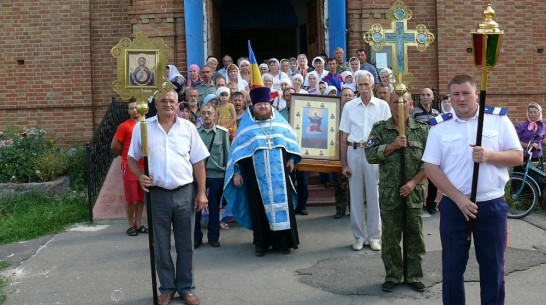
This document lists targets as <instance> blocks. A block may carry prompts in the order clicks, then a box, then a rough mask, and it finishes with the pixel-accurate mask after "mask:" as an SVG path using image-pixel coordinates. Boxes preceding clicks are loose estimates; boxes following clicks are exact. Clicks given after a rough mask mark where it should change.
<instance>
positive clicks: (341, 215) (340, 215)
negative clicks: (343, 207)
mask: <svg viewBox="0 0 546 305" xmlns="http://www.w3.org/2000/svg"><path fill="white" fill-rule="evenodd" d="M343 216H345V213H341V212H338V213H336V215H334V218H335V219H340V218H342V217H343Z"/></svg>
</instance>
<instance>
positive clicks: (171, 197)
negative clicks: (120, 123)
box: [127, 90, 209, 305]
mask: <svg viewBox="0 0 546 305" xmlns="http://www.w3.org/2000/svg"><path fill="white" fill-rule="evenodd" d="M155 103H156V108H157V116H154V117H151V118H149V119H147V127H148V137H147V138H148V150H149V157H148V164H149V172H150V175H149V176H146V175H145V174H144V173H143V172H142V170H141V168H140V166H139V165H138V163H137V161H136V160H139V159H140V158H141V157H142V139H141V134H140V124H137V125H136V126H135V128H134V129H133V138H132V141H131V146H130V148H129V154H128V155H129V157H128V158H127V162H128V164H129V168H130V169H131V172H133V174H134V175H135V177H138V180H139V182H140V185H141V186H142V188H143V189H144V191H145V192H151V200H152V202H149V203H148V204H151V209H152V217H153V233H154V242H155V264H156V267H157V268H156V270H157V275H158V277H159V282H160V287H159V291H160V293H161V295H160V296H159V304H164V305H168V304H169V303H170V302H171V300H172V297H173V295H174V294H175V292H178V294H179V295H180V296H181V297H182V299H183V300H184V301H185V302H186V303H187V304H190V305H193V304H199V299H198V298H197V296H196V295H195V294H194V291H195V286H194V283H193V234H194V227H195V210H196V209H197V210H201V209H202V208H203V207H204V206H205V205H206V204H207V196H206V194H205V178H206V176H205V166H204V159H205V158H206V157H208V156H209V153H208V150H207V147H206V146H205V144H204V143H203V141H202V140H201V138H200V137H199V133H198V132H197V129H196V128H195V126H194V125H193V124H192V123H191V122H190V121H188V120H184V119H181V118H179V117H178V116H176V114H175V108H176V107H177V105H178V99H177V94H176V92H175V91H174V90H171V91H169V92H167V93H166V94H165V96H164V97H163V98H162V99H161V100H159V101H156V102H155ZM194 178H195V181H196V182H197V194H196V193H195V192H196V188H195V186H194V185H193V184H192V182H193V181H194ZM171 225H172V228H173V231H174V241H175V247H176V254H177V257H176V268H175V265H174V264H173V261H172V257H171Z"/></svg>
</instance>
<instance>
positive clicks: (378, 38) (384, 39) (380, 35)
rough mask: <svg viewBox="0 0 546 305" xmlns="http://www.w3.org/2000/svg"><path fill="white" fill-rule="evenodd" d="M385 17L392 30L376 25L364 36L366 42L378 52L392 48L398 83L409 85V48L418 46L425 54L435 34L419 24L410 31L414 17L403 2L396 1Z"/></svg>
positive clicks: (393, 68)
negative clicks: (410, 23)
mask: <svg viewBox="0 0 546 305" xmlns="http://www.w3.org/2000/svg"><path fill="white" fill-rule="evenodd" d="M385 15H386V17H387V19H388V20H390V21H391V29H383V26H381V24H378V23H375V24H373V25H372V28H371V29H370V30H369V31H368V32H367V33H366V34H365V35H364V40H365V41H366V42H367V43H368V44H370V46H371V47H372V48H373V49H374V50H376V51H380V50H381V49H382V48H383V46H391V47H392V70H393V72H396V73H397V74H398V77H397V82H399V83H405V84H406V85H408V83H409V81H410V79H411V75H406V74H408V73H409V72H408V46H416V47H417V50H419V51H420V52H423V51H425V50H426V49H427V47H428V46H429V44H430V43H432V42H433V41H434V34H432V33H430V32H429V30H428V29H427V27H426V26H425V25H423V24H418V25H417V27H416V29H415V30H408V20H410V19H411V17H412V16H413V15H412V12H411V10H410V9H409V8H408V7H407V6H406V5H405V4H404V2H403V1H401V0H398V1H396V2H395V3H394V4H393V5H392V7H391V8H390V9H388V10H387V12H386V13H385Z"/></svg>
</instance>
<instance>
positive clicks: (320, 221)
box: [0, 207, 546, 305]
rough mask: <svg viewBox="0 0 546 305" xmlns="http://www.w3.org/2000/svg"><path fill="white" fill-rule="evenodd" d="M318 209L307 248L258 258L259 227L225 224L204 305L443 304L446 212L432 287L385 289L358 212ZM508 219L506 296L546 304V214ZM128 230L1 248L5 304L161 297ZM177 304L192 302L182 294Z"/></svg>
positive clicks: (206, 273) (430, 250) (206, 259)
mask: <svg viewBox="0 0 546 305" xmlns="http://www.w3.org/2000/svg"><path fill="white" fill-rule="evenodd" d="M308 211H309V215H308V216H297V221H298V228H299V235H300V247H299V249H297V250H294V251H292V253H290V254H288V255H283V254H280V253H277V252H268V253H267V254H266V255H265V256H264V257H256V256H254V247H253V246H252V233H251V232H250V231H248V230H246V229H244V228H242V227H240V226H238V225H237V224H235V225H232V226H231V229H230V230H225V231H224V230H223V231H222V232H221V236H220V242H221V244H222V246H221V247H220V248H212V247H211V246H209V245H208V244H207V243H206V238H205V240H204V242H205V244H204V245H202V246H201V247H200V248H199V249H197V250H195V255H194V262H195V264H194V267H195V273H194V274H195V285H196V294H197V295H198V296H199V297H200V299H201V304H204V305H208V304H214V305H226V304H228V305H229V304H243V305H245V304H249V305H250V304H252V305H254V304H272V305H274V304H283V305H290V304H294V305H296V304H389V305H398V304H405V305H407V304H441V299H442V294H441V280H442V279H441V246H440V239H439V231H438V224H439V215H434V216H432V217H429V218H423V233H424V236H425V242H426V249H427V255H426V258H425V262H424V266H423V268H424V271H425V277H424V279H423V282H424V283H425V285H426V286H427V288H426V291H425V292H423V293H418V292H414V291H413V290H411V289H410V288H409V287H407V286H399V287H397V288H396V289H395V291H394V292H392V293H385V292H383V291H382V290H381V284H382V282H383V280H384V269H383V264H382V261H381V254H380V252H376V251H372V250H371V249H370V248H369V247H365V248H364V249H363V250H362V251H353V250H352V248H351V245H352V243H353V236H352V234H351V231H350V227H349V225H350V221H349V217H348V216H346V217H344V218H342V219H334V218H333V217H332V216H333V215H334V213H335V208H334V207H312V208H309V209H308ZM508 224H509V242H508V249H507V251H506V277H505V279H506V304H527V305H533V304H537V305H538V304H544V302H545V301H544V299H545V297H544V296H545V293H544V291H546V234H545V233H546V217H545V216H542V215H536V214H534V215H530V216H528V217H526V218H525V219H523V220H509V222H508ZM125 229H126V224H125V222H123V221H108V222H101V223H98V224H94V225H79V226H75V227H74V228H72V229H70V230H67V231H66V232H63V233H60V234H56V235H50V236H45V237H42V238H39V239H36V240H32V241H27V242H21V243H14V244H8V245H3V246H0V260H6V261H10V262H11V266H10V267H9V268H8V269H7V270H4V272H3V275H4V276H8V277H10V281H9V284H8V286H7V287H5V288H4V292H7V294H8V298H7V301H6V303H5V304H6V305H27V304H28V305H30V304H36V305H39V304H40V305H41V304H48V305H49V304H51V305H53V304H71V305H72V304H93V305H96V304H101V305H102V304H124V305H140V304H142V305H144V304H152V288H151V287H152V286H151V276H150V262H149V252H148V236H147V235H146V234H139V235H138V236H136V237H129V236H127V235H126V234H125ZM204 231H205V232H206V226H204ZM205 236H206V233H205ZM173 255H174V250H173ZM477 270H478V266H477V263H476V261H475V257H474V256H473V251H472V250H471V258H470V262H469V265H468V267H467V272H466V274H465V281H466V283H465V288H466V297H467V304H479V303H480V302H479V282H478V281H479V274H478V271H477ZM158 285H159V284H158ZM171 304H184V303H183V301H182V300H180V298H178V297H176V298H175V299H174V300H173V302H172V303H171Z"/></svg>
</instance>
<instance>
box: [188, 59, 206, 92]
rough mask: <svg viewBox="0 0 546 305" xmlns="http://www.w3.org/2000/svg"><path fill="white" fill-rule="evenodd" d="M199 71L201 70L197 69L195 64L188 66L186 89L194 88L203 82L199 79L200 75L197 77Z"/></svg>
mask: <svg viewBox="0 0 546 305" xmlns="http://www.w3.org/2000/svg"><path fill="white" fill-rule="evenodd" d="M199 71H201V68H199V66H198V65H196V64H191V65H190V67H189V69H188V74H189V77H188V83H187V86H188V87H195V86H197V85H199V84H200V83H202V82H203V80H202V79H201V75H199Z"/></svg>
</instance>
